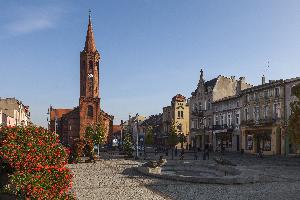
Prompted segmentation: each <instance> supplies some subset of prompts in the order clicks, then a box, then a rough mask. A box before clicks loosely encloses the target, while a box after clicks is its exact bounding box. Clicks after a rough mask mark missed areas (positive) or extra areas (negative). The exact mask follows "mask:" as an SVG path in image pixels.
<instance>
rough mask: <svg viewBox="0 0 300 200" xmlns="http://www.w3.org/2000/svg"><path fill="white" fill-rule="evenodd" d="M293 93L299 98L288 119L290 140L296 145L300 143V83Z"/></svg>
mask: <svg viewBox="0 0 300 200" xmlns="http://www.w3.org/2000/svg"><path fill="white" fill-rule="evenodd" d="M292 94H293V95H294V96H296V97H297V98H298V100H296V101H294V102H292V103H291V104H290V106H291V115H290V117H289V121H288V134H289V138H290V142H291V143H292V144H294V145H296V146H298V148H299V145H300V84H299V85H296V86H294V87H293V88H292Z"/></svg>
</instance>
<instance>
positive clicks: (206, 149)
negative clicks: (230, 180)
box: [203, 144, 209, 160]
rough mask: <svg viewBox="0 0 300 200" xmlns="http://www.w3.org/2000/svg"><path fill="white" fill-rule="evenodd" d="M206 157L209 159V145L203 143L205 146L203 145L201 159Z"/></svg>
mask: <svg viewBox="0 0 300 200" xmlns="http://www.w3.org/2000/svg"><path fill="white" fill-rule="evenodd" d="M206 157H207V159H208V160H209V145H208V144H205V146H204V152H203V160H206Z"/></svg>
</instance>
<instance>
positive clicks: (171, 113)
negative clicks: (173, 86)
mask: <svg viewBox="0 0 300 200" xmlns="http://www.w3.org/2000/svg"><path fill="white" fill-rule="evenodd" d="M172 122H174V123H175V127H176V130H177V134H178V135H179V134H183V135H184V136H185V137H186V138H187V142H189V122H190V121H189V104H188V102H187V100H186V98H185V97H184V96H183V95H181V94H177V95H176V96H174V97H173V98H172V101H171V105H170V106H166V107H164V108H163V121H162V123H163V131H164V133H165V138H167V135H168V133H169V131H170V125H171V123H172ZM165 142H166V141H165ZM165 144H166V143H165ZM185 145H186V144H185ZM178 147H179V148H180V147H181V146H180V144H178Z"/></svg>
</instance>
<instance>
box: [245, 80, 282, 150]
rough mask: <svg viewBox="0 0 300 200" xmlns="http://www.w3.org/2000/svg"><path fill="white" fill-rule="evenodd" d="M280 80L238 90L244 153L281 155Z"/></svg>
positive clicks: (263, 82)
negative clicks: (239, 92) (239, 91)
mask: <svg viewBox="0 0 300 200" xmlns="http://www.w3.org/2000/svg"><path fill="white" fill-rule="evenodd" d="M284 102H285V90H284V81H283V80H277V81H270V82H269V83H265V81H264V77H263V80H262V84H261V85H258V86H255V87H252V88H249V89H246V90H243V91H242V92H241V104H242V107H241V110H240V111H241V116H242V121H241V133H242V142H241V143H242V147H241V148H242V149H244V150H245V152H247V153H258V152H259V151H263V153H264V154H265V155H281V154H284V152H285V149H284V143H285V132H286V131H285V126H284V115H285V109H284V104H285V103H284Z"/></svg>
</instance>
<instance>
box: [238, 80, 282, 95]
mask: <svg viewBox="0 0 300 200" xmlns="http://www.w3.org/2000/svg"><path fill="white" fill-rule="evenodd" d="M283 83H284V81H283V80H282V79H280V80H270V81H269V83H265V84H262V85H256V86H253V87H250V88H247V89H244V90H242V91H241V93H243V94H245V93H248V92H252V91H255V90H261V89H266V88H268V87H273V86H277V85H280V84H283Z"/></svg>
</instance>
